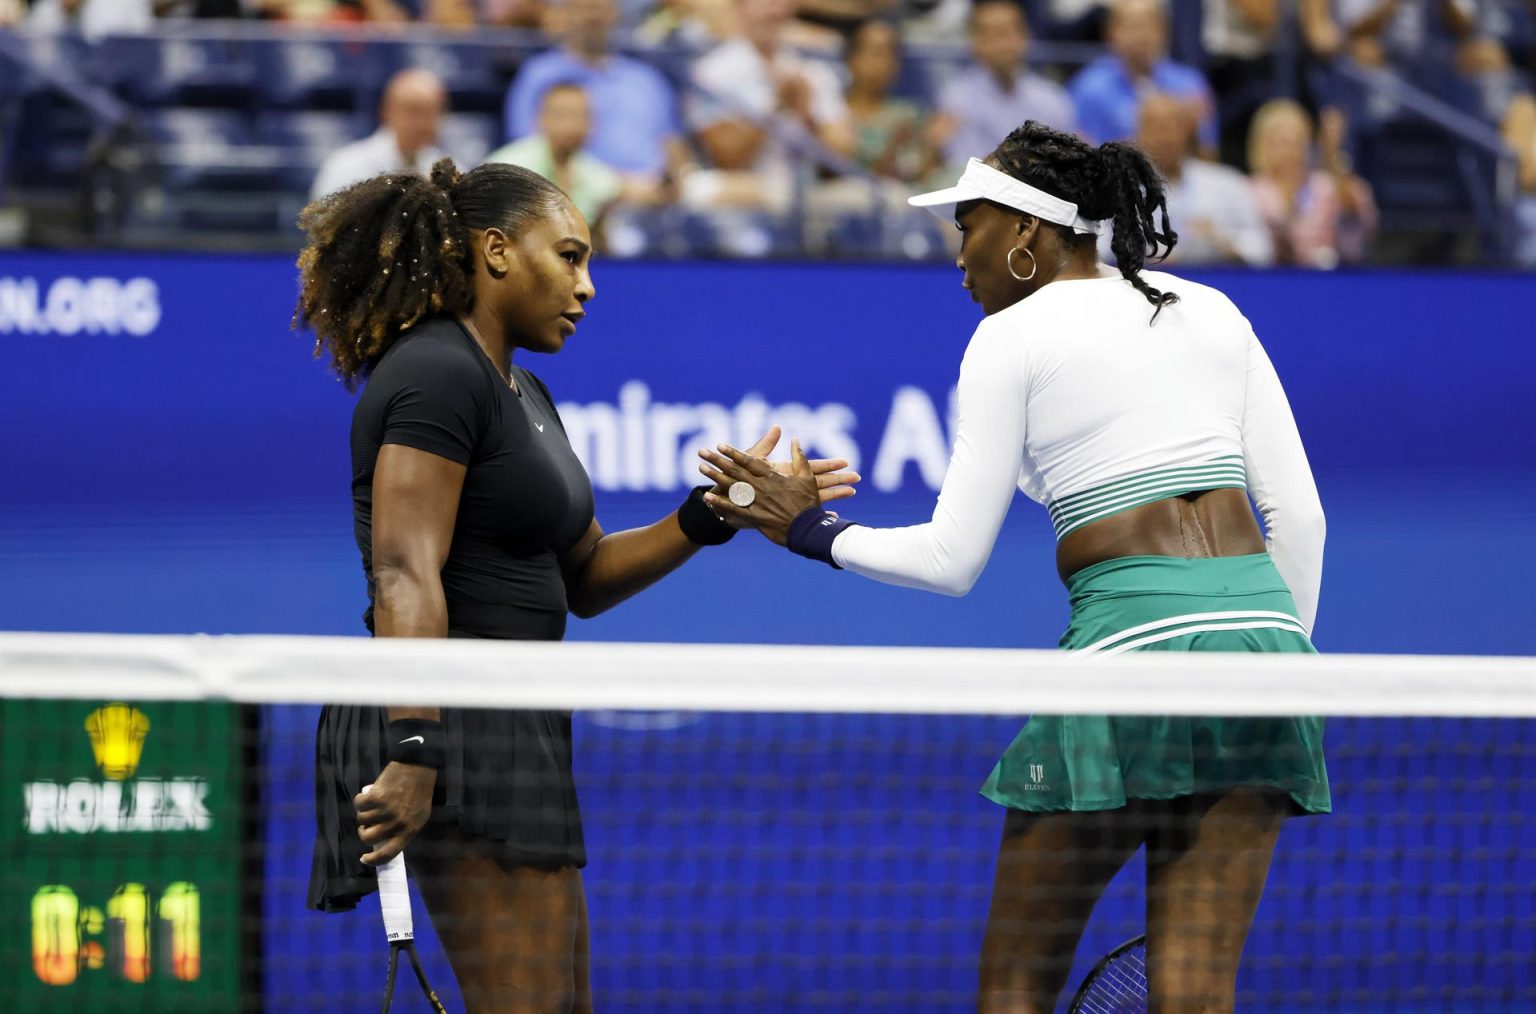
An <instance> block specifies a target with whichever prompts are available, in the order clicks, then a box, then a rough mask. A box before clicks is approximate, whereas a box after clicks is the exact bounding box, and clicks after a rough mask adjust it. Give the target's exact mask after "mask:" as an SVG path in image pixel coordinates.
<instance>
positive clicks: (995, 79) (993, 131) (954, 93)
mask: <svg viewBox="0 0 1536 1014" xmlns="http://www.w3.org/2000/svg"><path fill="white" fill-rule="evenodd" d="M970 35H971V58H972V62H971V63H970V64H969V65H968V66H966V67H965V68H964V69H963V70H961V71H959V72H958V73H957V74H955V76H954V77H952V78H950V79H949V80H948V81H947V82H945V84H944V87H943V88H941V89H940V90H939V115H938V116H937V117H935V118H934V123H933V129H932V132H931V135H930V136H931V138H932V141H933V143H934V144H936V145H938V146H940V147H942V148H943V149H944V154H945V156H946V157H947V159H948V160H949V162H950V164H951V165H954V166H964V165H965V162H966V160H967V159H969V158H971V157H973V156H974V157H977V158H980V157H981V156H983V155H985V154H986V153H987V152H989V151H991V150H992V149H993V148H996V147H997V145H998V142H999V141H1001V140H1002V139H1003V138H1005V137H1007V136H1008V134H1009V133H1011V132H1012V131H1013V130H1014V129H1015V128H1016V127H1018V126H1019V124H1021V123H1023V122H1025V121H1026V120H1035V121H1036V122H1038V123H1042V124H1045V125H1046V126H1049V127H1053V128H1055V129H1057V130H1064V131H1069V132H1070V131H1074V130H1076V129H1077V124H1078V118H1077V113H1076V111H1075V110H1074V109H1073V107H1072V99H1071V98H1070V97H1069V96H1068V95H1067V92H1066V90H1065V89H1064V88H1062V87H1061V86H1060V85H1058V84H1056V82H1054V81H1050V80H1048V79H1046V78H1044V77H1041V76H1040V75H1039V74H1034V73H1031V72H1030V71H1029V69H1028V66H1027V64H1026V62H1025V61H1026V58H1027V57H1028V55H1029V25H1028V23H1027V22H1026V21H1025V20H1024V13H1023V11H1021V10H1020V9H1019V6H1018V4H1016V3H1014V2H1013V0H979V2H978V3H977V4H976V6H975V7H973V8H972V9H971V23H970Z"/></svg>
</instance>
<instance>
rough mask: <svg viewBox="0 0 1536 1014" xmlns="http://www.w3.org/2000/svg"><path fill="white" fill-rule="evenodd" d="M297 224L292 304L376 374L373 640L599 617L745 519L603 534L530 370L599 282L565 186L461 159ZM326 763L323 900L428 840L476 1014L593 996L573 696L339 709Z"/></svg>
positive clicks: (316, 881) (414, 858)
mask: <svg viewBox="0 0 1536 1014" xmlns="http://www.w3.org/2000/svg"><path fill="white" fill-rule="evenodd" d="M300 224H301V225H302V226H303V227H304V229H305V230H306V232H307V233H308V239H309V241H308V245H307V246H306V248H305V250H304V252H303V254H302V255H301V257H300V260H299V267H300V270H301V282H302V291H301V295H300V299H299V305H298V309H297V311H296V312H295V321H296V323H297V324H298V325H300V326H304V327H307V328H309V329H311V330H313V331H314V333H315V335H316V336H317V342H316V354H317V355H320V354H325V355H328V356H329V358H330V359H331V360H332V362H333V364H334V366H335V368H336V370H337V372H338V373H339V374H340V375H341V376H342V377H343V378H344V379H345V380H346V381H348V383H349V384H355V383H356V382H358V381H360V380H363V379H365V378H366V379H367V385H366V387H365V389H364V391H363V394H362V396H361V397H360V398H359V400H358V404H357V409H356V411H355V413H354V414H353V419H352V502H353V515H354V521H355V529H356V536H357V544H358V548H359V549H360V550H361V552H362V558H363V569H364V571H365V572H366V574H367V577H368V592H369V601H370V603H371V605H370V608H369V610H368V613H367V616H366V620H367V623H368V627H369V629H370V630H371V631H372V632H373V634H374V635H375V636H378V637H469V638H496V639H504V640H546V641H549V640H559V639H560V638H562V637H563V636H564V634H565V625H566V614H567V613H568V612H569V613H575V614H576V615H577V616H582V617H587V616H594V615H596V614H598V613H601V612H603V611H604V610H606V609H609V608H611V607H613V606H615V605H617V604H618V603H620V602H622V601H624V600H625V599H626V598H628V597H629V596H631V595H633V594H635V593H636V592H638V591H641V590H642V589H644V588H646V587H648V586H649V585H651V584H653V583H654V582H656V581H658V580H660V579H661V578H662V577H664V576H666V575H667V574H669V573H671V572H672V571H673V570H675V569H676V568H677V567H679V566H680V565H681V564H683V563H684V562H685V561H687V560H688V559H689V558H690V557H691V556H693V554H694V553H696V552H697V551H698V550H699V548H700V547H701V546H703V545H716V544H720V543H723V542H725V541H726V540H728V539H729V538H730V537H731V535H733V534H734V529H733V528H731V527H730V526H729V525H727V524H726V523H725V522H723V521H721V520H720V519H719V518H718V517H716V516H715V514H714V513H712V512H711V511H710V510H709V509H708V508H706V507H705V506H704V504H703V499H702V493H703V489H702V488H701V489H699V490H694V491H693V492H692V493H690V495H689V497H688V499H687V500H686V501H684V503H683V505H682V507H680V508H679V509H678V510H677V511H676V512H674V513H673V514H670V515H668V516H667V517H665V518H663V519H662V520H660V521H658V522H656V523H655V524H653V525H650V526H648V527H646V528H639V529H634V530H632V531H626V532H619V533H615V534H612V535H607V534H604V532H603V530H602V528H601V527H600V526H599V525H598V523H597V521H596V519H595V518H594V516H593V500H592V485H591V482H590V481H589V480H588V477H587V474H586V472H585V471H584V469H583V468H582V465H581V462H580V461H578V460H577V458H576V456H575V454H574V453H573V452H572V451H571V447H570V444H569V443H568V442H567V440H566V437H565V431H564V429H563V427H562V426H561V423H560V416H559V414H558V413H557V412H556V411H555V406H554V401H553V399H552V398H551V397H550V393H549V390H548V389H547V388H546V387H545V386H544V384H543V383H542V382H540V380H539V379H538V378H537V377H535V376H534V375H533V374H532V373H530V372H528V371H527V370H526V369H524V368H523V367H521V366H514V365H512V358H513V352H514V350H517V349H525V350H527V351H529V352H547V353H553V352H558V351H559V350H560V349H561V347H562V346H563V345H564V344H565V341H566V339H568V338H570V337H571V336H572V335H573V334H574V333H575V332H576V327H577V324H578V322H579V321H580V320H581V318H582V317H583V316H584V313H585V310H584V307H585V305H586V303H587V302H588V301H589V300H590V299H591V298H592V297H593V295H594V289H593V285H592V279H591V275H590V273H589V258H590V254H591V237H590V234H589V232H588V229H587V224H586V222H585V221H583V219H582V217H581V215H580V213H579V212H577V211H576V209H575V208H574V207H573V206H572V205H571V203H570V201H569V199H568V198H567V197H566V196H565V194H564V193H562V192H561V191H560V190H559V189H558V188H557V187H555V186H554V184H552V183H549V182H548V181H546V180H545V179H543V178H542V177H540V176H538V175H536V174H534V173H532V172H529V171H527V170H525V169H521V168H518V167H515V166H510V165H486V166H481V167H480V168H478V169H475V170H474V171H472V172H470V173H468V174H467V175H464V176H462V177H460V176H459V174H458V173H457V171H456V170H455V169H454V168H453V165H452V163H451V162H449V161H447V160H446V159H445V160H444V161H442V162H440V163H438V165H437V166H436V167H434V169H433V172H432V177H431V179H430V180H424V179H420V178H418V177H415V176H407V175H392V176H381V177H378V178H375V179H373V180H369V181H367V182H364V183H360V184H358V185H357V186H354V187H351V188H349V189H347V190H343V191H341V192H340V193H338V194H335V195H333V196H330V197H327V198H325V199H323V200H321V201H319V202H317V203H316V204H313V205H311V206H310V207H309V208H307V209H306V210H305V212H304V215H303V216H302V218H301V220H300ZM778 436H779V433H778V430H777V428H775V429H773V430H771V431H770V432H769V433H768V434H767V435H766V436H765V437H764V438H763V440H762V441H761V442H759V444H758V446H757V448H755V449H754V453H757V454H767V453H769V452H771V450H772V448H773V445H774V444H775V443H777V440H778ZM783 467H785V468H786V469H787V467H788V466H787V465H785V466H783ZM846 467H847V463H846V462H843V461H837V460H823V461H819V462H817V463H816V469H817V472H818V475H819V481H820V483H821V487H822V490H823V494H822V495H823V499H825V500H835V499H839V498H841V497H844V496H848V495H851V493H852V488H851V484H852V483H853V482H856V481H857V480H858V476H857V475H856V474H854V473H851V472H846V471H843V469H845V468H846ZM508 677H509V679H515V678H516V673H515V672H509V673H508ZM315 759H316V765H315V768H316V770H315V774H316V804H317V818H318V824H319V828H318V835H317V840H316V845H315V860H314V868H313V872H312V875H311V879H310V886H309V904H310V905H311V906H312V907H314V908H318V909H322V910H325V911H338V910H345V909H350V908H353V907H355V906H356V904H357V902H358V899H359V898H361V897H362V896H363V895H365V894H367V893H368V892H370V891H372V890H374V889H375V888H376V880H375V877H374V870H373V867H375V866H377V865H378V864H380V863H383V862H386V861H388V860H389V859H391V858H393V857H394V856H395V855H397V854H398V853H399V852H400V851H401V850H402V849H404V848H405V846H406V844H407V842H409V843H410V849H409V851H408V852H407V862H408V863H409V864H410V867H411V872H412V874H413V876H414V877H415V878H416V881H417V885H418V887H419V888H420V890H421V893H422V896H423V898H424V900H425V902H426V906H427V910H428V912H429V913H430V914H431V916H432V920H433V924H434V926H435V927H436V928H437V931H438V935H439V937H440V939H441V940H442V943H443V946H444V949H445V950H446V951H447V955H448V959H449V962H450V964H451V965H452V966H453V970H454V973H455V975H456V976H457V978H458V980H459V985H460V988H461V991H462V992H463V995H464V1000H465V1003H466V1004H467V1005H468V1009H469V1011H470V1012H495V1014H507V1012H521V1011H528V1012H533V1011H538V1012H552V1011H560V1012H566V1011H584V1010H590V1009H591V997H590V991H589V988H588V979H587V936H588V934H587V910H586V899H585V895H584V893H583V889H582V881H581V874H580V869H581V867H582V866H584V865H585V863H586V850H585V847H584V845H583V841H582V830H581V816H580V811H579V810H578V808H577V802H576V788H575V784H574V782H573V781H572V777H571V717H570V714H569V713H568V712H553V711H493V710H483V709H459V708H441V709H439V708H394V707H391V708H383V707H350V706H346V707H344V706H330V707H327V708H325V709H324V710H323V711H322V713H321V718H320V727H319V731H318V735H317V742H316V755H315ZM370 783H371V784H372V785H373V788H372V789H371V790H370V791H369V792H368V793H367V794H366V795H364V794H363V793H362V788H363V786H364V785H367V784H370Z"/></svg>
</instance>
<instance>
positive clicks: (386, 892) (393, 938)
mask: <svg viewBox="0 0 1536 1014" xmlns="http://www.w3.org/2000/svg"><path fill="white" fill-rule="evenodd" d="M379 908H380V909H381V910H382V911H383V913H384V935H385V936H386V937H388V938H389V942H390V943H398V942H400V941H403V940H411V939H414V938H415V936H416V934H415V932H414V929H413V927H412V925H411V889H410V888H409V887H408V886H407V885H406V880H405V853H404V852H401V853H400V854H399V855H398V856H395V858H393V859H391V860H390V861H389V862H387V863H385V864H384V865H383V866H380V867H379Z"/></svg>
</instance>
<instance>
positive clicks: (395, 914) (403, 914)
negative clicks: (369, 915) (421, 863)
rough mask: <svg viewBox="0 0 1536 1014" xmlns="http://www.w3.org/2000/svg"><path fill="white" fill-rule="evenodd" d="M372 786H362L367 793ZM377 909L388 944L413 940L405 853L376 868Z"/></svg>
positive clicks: (413, 932) (414, 934)
mask: <svg viewBox="0 0 1536 1014" xmlns="http://www.w3.org/2000/svg"><path fill="white" fill-rule="evenodd" d="M371 788H373V786H372V785H365V786H363V791H364V792H367V791H368V790H369V789H371ZM378 877H379V909H380V910H381V911H382V912H383V913H384V936H385V937H387V938H388V939H389V942H390V943H399V942H402V941H405V940H412V939H415V936H416V933H415V928H414V926H413V925H412V923H411V889H410V886H409V885H408V884H407V883H406V878H405V852H404V851H402V852H401V853H400V854H399V855H397V856H395V858H393V859H391V860H390V861H389V862H387V863H384V864H383V865H381V866H380V867H379V868H378Z"/></svg>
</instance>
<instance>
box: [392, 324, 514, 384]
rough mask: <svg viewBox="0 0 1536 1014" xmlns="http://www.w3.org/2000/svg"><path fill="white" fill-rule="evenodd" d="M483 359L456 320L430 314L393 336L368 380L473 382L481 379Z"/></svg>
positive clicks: (427, 382)
mask: <svg viewBox="0 0 1536 1014" xmlns="http://www.w3.org/2000/svg"><path fill="white" fill-rule="evenodd" d="M484 360H485V355H484V353H482V352H481V351H480V350H479V349H478V348H477V347H476V346H475V344H474V341H473V340H472V339H470V338H469V336H468V335H466V334H465V333H464V329H463V328H462V327H460V326H459V324H458V322H457V321H455V320H453V319H452V318H449V317H434V318H431V319H429V320H425V321H422V322H421V323H420V324H417V325H416V326H414V327H412V328H410V329H409V330H407V331H406V332H405V333H404V334H402V335H401V336H400V337H399V338H396V339H395V341H394V343H393V344H392V345H390V347H389V349H388V350H387V351H386V352H385V353H384V355H383V357H382V358H380V360H379V362H378V365H376V366H375V367H374V368H373V374H372V376H371V377H370V378H369V381H368V383H369V386H376V385H379V384H380V383H381V382H383V383H385V384H391V383H409V384H412V385H415V386H420V385H422V384H433V383H452V384H456V385H460V386H463V385H474V384H475V383H477V382H479V381H481V380H484V379H485V372H486V371H485V366H486V365H487V364H486V363H485V362H484Z"/></svg>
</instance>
